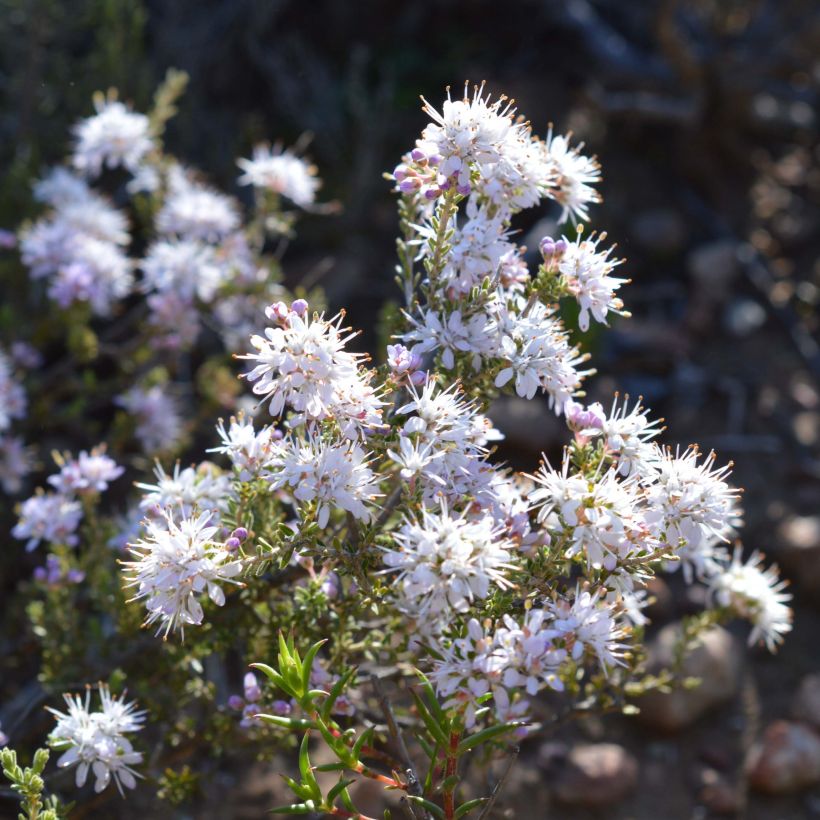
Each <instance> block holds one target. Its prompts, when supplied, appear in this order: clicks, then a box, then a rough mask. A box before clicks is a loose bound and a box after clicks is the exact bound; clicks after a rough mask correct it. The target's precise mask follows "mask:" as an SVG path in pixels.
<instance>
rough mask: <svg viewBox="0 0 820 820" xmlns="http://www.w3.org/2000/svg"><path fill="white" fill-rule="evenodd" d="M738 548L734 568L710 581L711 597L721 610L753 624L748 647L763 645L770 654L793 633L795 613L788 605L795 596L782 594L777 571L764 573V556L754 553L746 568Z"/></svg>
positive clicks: (782, 583)
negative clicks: (755, 644) (757, 644)
mask: <svg viewBox="0 0 820 820" xmlns="http://www.w3.org/2000/svg"><path fill="white" fill-rule="evenodd" d="M741 554H742V550H741V548H740V547H739V546H738V547H737V548H736V549H735V552H734V555H733V556H732V562H731V564H728V565H727V566H722V567H721V568H720V569H718V570H717V571H716V572H715V574H714V575H713V576H712V577H711V578H709V594H710V596H711V597H712V599H713V600H714V601H715V603H716V604H717V605H718V606H721V607H726V608H727V609H730V610H732V612H734V613H735V614H736V615H738V616H739V617H741V618H746V619H747V620H748V621H749V622H750V623H751V624H752V632H751V634H750V635H749V645H750V646H751V645H752V644H754V643H755V642H756V641H762V642H764V643H765V644H766V647H767V648H768V650H769V651H770V652H774V651H775V649H776V647H777V644H779V643H782V641H783V635H785V634H786V633H787V632H789V631H791V628H792V612H791V609H789V607H788V606H787V602H788V601H790V600H791V598H792V596H791V595H790V594H789V593H787V592H783V590H784V589H785V587H786V585H787V582H786V581H781V580H780V578H779V576H778V573H777V567H776V566H771V567H768V568H766V569H762V566H763V556H762V555H761V554H760V553H759V552H754V553H752V554H751V555H750V556H749V560H748V561H747V562H746V563H745V564H744V563H743V560H742V557H741Z"/></svg>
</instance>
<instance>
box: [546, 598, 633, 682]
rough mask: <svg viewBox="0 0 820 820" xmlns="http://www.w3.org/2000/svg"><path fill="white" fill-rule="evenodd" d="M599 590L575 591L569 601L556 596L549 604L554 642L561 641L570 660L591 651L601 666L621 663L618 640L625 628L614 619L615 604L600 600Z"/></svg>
mask: <svg viewBox="0 0 820 820" xmlns="http://www.w3.org/2000/svg"><path fill="white" fill-rule="evenodd" d="M599 596H600V591H598V592H595V593H594V594H592V593H590V592H589V591H587V590H578V591H576V594H575V598H574V600H573V601H572V603H570V602H569V601H566V600H563V599H559V600H558V601H555V602H553V603H551V604H550V610H551V613H552V618H553V620H552V622H551V624H550V626H551V627H552V629H553V630H554V635H555V637H554V640H555V642H556V644H559V645H560V644H563V645H564V646H565V648H566V649H567V651H568V652H569V654H570V655H571V656H572V658H573V659H574V660H580V659H581V658H582V657H583V656H584V654H585V653H587V652H590V653H592V654H593V655H594V656H595V657H596V658H597V659H598V662H599V663H600V664H601V666H602V667H603V669H604V671H606V670H607V668H608V667H611V666H616V665H621V666H623V665H624V662H623V660H622V656H623V649H624V648H625V647H624V644H623V643H622V642H621V639H622V638H624V637H626V631H625V630H624V629H623V627H621V626H620V625H619V624H618V622H617V618H616V613H617V611H618V608H617V604H614V603H611V602H608V601H606V600H601V599H600V597H599Z"/></svg>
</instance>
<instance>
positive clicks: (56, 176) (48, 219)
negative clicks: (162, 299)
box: [20, 168, 134, 317]
mask: <svg viewBox="0 0 820 820" xmlns="http://www.w3.org/2000/svg"><path fill="white" fill-rule="evenodd" d="M35 195H36V196H37V198H38V199H39V200H40V201H42V202H44V203H46V204H47V205H49V206H50V208H51V210H50V212H49V213H48V214H47V215H46V216H44V217H42V218H41V219H39V220H38V221H36V222H35V223H34V224H33V225H31V226H29V227H28V228H26V229H25V230H24V231H23V233H22V236H21V240H20V247H21V251H22V256H23V262H25V264H26V265H28V266H29V268H30V270H31V275H32V277H34V278H36V279H41V278H44V279H47V280H48V282H49V287H48V293H49V296H50V297H51V298H52V299H53V300H54V301H55V302H57V303H58V304H59V305H60V306H61V307H63V308H67V307H69V306H70V305H72V304H74V303H76V302H80V303H85V304H87V305H88V306H89V307H90V309H91V311H92V312H93V313H94V314H95V315H97V316H103V317H109V316H111V315H112V313H113V311H114V308H115V306H116V304H117V303H118V302H119V301H120V300H122V299H124V298H125V297H126V296H128V294H129V293H131V290H132V288H133V285H134V273H133V264H132V262H131V260H129V258H128V257H127V255H126V253H125V247H126V246H127V245H128V243H129V241H130V237H129V233H128V221H127V219H126V217H125V215H124V214H123V213H122V212H121V211H119V210H117V209H116V208H115V207H114V206H113V205H112V204H111V202H109V200H107V199H106V198H105V197H104V196H102V195H101V194H98V193H96V192H95V191H93V190H92V189H91V188H90V187H89V186H88V184H87V183H86V181H85V180H84V179H82V178H81V177H78V176H75V175H74V174H72V172H71V171H69V170H68V169H66V168H55V169H54V170H52V171H51V173H50V174H49V175H48V176H46V177H45V178H44V179H43V180H42V181H41V182H40V184H39V185H38V186H37V187H36V188H35Z"/></svg>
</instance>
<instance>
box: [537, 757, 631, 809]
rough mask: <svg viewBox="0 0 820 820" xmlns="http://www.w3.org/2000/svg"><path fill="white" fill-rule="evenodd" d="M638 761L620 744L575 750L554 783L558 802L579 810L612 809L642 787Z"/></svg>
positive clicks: (558, 772) (557, 774) (553, 787)
mask: <svg viewBox="0 0 820 820" xmlns="http://www.w3.org/2000/svg"><path fill="white" fill-rule="evenodd" d="M638 769H639V766H638V761H637V760H636V759H635V757H634V756H633V755H631V754H630V753H629V752H628V751H627V750H626V749H624V748H623V747H622V746H619V745H618V744H617V743H590V744H581V745H579V746H576V747H574V748H573V749H572V750H571V751H570V753H569V755H568V756H567V758H566V760H565V761H564V764H563V765H562V766H561V767H560V768H559V769H558V771H557V772H556V774H555V777H554V779H553V783H552V789H553V793H554V795H555V797H556V799H558V800H560V801H561V802H562V803H569V804H571V805H575V806H590V807H592V806H610V805H612V804H613V803H617V802H618V801H620V800H623V799H624V798H625V797H626V796H627V795H629V794H630V792H632V791H633V790H634V789H635V787H636V786H637V784H638Z"/></svg>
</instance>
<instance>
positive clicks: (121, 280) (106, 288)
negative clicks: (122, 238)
mask: <svg viewBox="0 0 820 820" xmlns="http://www.w3.org/2000/svg"><path fill="white" fill-rule="evenodd" d="M67 250H68V251H69V252H70V254H71V258H70V260H69V261H67V262H66V263H64V264H62V265H61V266H60V267H59V268H58V269H57V271H56V275H55V276H54V279H53V280H52V282H51V285H50V286H49V289H48V295H49V296H50V297H51V298H52V299H54V301H55V302H57V303H58V304H59V305H60V306H61V307H64V308H65V307H68V306H69V305H71V304H72V303H73V302H88V303H89V304H90V305H91V309H92V311H93V312H94V313H95V314H96V315H97V316H109V315H110V313H111V309H112V307H113V304H114V302H117V301H119V300H120V299H124V298H125V297H126V296H128V294H129V293H130V292H131V287H132V285H133V282H134V278H133V274H132V272H131V261H130V260H129V259H128V257H127V256H126V255H125V254H124V253H123V252H122V250H121V249H120V248H119V247H117V246H116V245H114V244H112V243H111V242H106V241H103V240H100V239H95V238H94V237H93V236H86V235H83V234H78V235H76V236H75V237H74V238H73V241H71V242H70V245H69V246H68V247H67Z"/></svg>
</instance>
